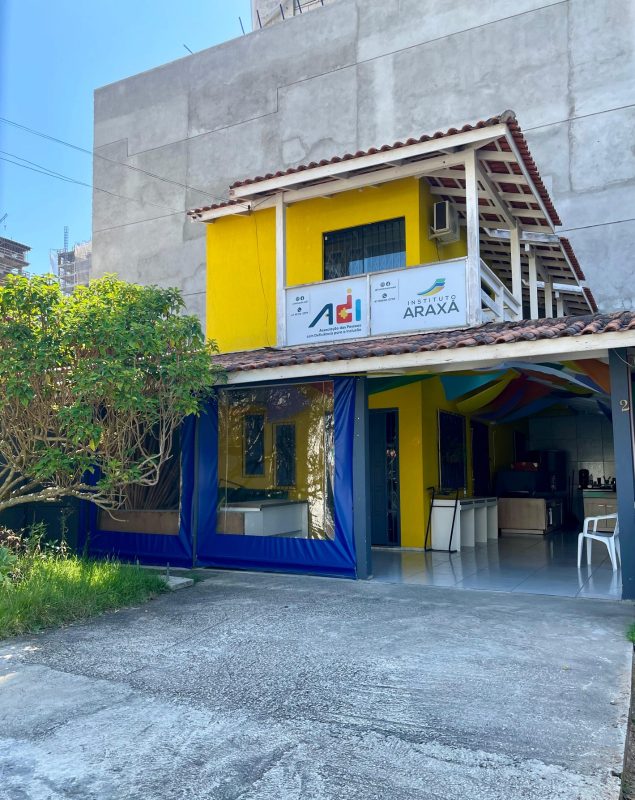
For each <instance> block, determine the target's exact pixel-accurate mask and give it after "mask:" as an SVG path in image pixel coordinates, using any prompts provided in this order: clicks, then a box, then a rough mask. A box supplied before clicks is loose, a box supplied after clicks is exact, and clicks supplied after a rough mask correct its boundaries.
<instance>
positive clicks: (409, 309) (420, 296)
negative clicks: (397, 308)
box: [403, 278, 460, 319]
mask: <svg viewBox="0 0 635 800" xmlns="http://www.w3.org/2000/svg"><path fill="white" fill-rule="evenodd" d="M444 289H445V278H437V279H436V280H435V281H434V283H433V284H432V286H430V288H429V289H426V290H425V291H423V292H417V297H416V299H414V300H408V305H407V306H406V310H405V311H404V315H403V319H406V318H407V317H428V316H435V317H436V316H438V315H442V314H452V313H454V312H460V309H459V307H458V305H457V304H456V295H455V294H441V292H443V290H444Z"/></svg>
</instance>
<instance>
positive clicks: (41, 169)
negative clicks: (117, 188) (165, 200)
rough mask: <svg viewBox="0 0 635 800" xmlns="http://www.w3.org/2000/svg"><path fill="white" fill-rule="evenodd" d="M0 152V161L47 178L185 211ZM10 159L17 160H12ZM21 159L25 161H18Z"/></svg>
mask: <svg viewBox="0 0 635 800" xmlns="http://www.w3.org/2000/svg"><path fill="white" fill-rule="evenodd" d="M0 153H2V154H3V155H0V161H6V162H7V164H13V165H14V166H16V167H22V169H28V170H30V171H31V172H38V173H39V174H40V175H46V176H47V177H49V178H55V179H56V180H60V181H64V182H65V183H74V184H76V185H77V186H85V187H86V188H87V189H94V190H95V191H96V192H103V193H104V194H108V195H110V196H111V197H119V198H121V199H122V200H129V201H131V202H132V203H141V204H142V205H148V206H154V207H155V208H160V209H162V210H163V211H166V210H167V211H172V212H173V213H175V214H184V213H185V211H174V209H171V208H168V207H167V206H160V205H159V204H158V203H153V202H152V201H150V200H139V199H138V198H137V197H128V196H127V195H125V194H118V193H117V192H111V191H109V190H108V189H102V188H101V187H100V186H95V185H94V184H92V183H86V182H85V181H80V180H77V178H71V177H70V176H69V175H63V174H62V173H61V172H55V170H51V169H49V168H48V167H45V166H43V165H42V164H36V163H35V162H34V161H28V160H27V159H26V158H21V157H20V156H16V155H14V154H13V153H6V152H5V151H4V150H0ZM5 156H9V158H6V157H5ZM12 159H18V160H17V161H13V160H12ZM21 161H22V162H25V163H20V162H21Z"/></svg>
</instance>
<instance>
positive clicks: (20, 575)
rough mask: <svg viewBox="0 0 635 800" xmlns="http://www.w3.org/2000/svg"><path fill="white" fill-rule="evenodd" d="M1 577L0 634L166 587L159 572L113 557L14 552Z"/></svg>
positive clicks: (88, 613) (86, 613)
mask: <svg viewBox="0 0 635 800" xmlns="http://www.w3.org/2000/svg"><path fill="white" fill-rule="evenodd" d="M12 573H13V575H14V576H17V579H14V580H12V581H9V582H6V581H5V582H4V583H0V639H2V638H6V637H7V636H16V635H19V634H24V633H31V632H34V631H38V630H41V629H42V628H48V627H52V626H55V625H63V624H65V623H69V622H74V621H76V620H81V619H86V618H87V617H92V616H95V615H96V614H101V613H103V612H104V611H109V610H112V609H115V608H122V607H124V606H131V605H137V604H139V603H144V602H146V601H147V600H149V599H150V598H152V597H154V596H155V595H157V594H159V593H160V592H163V591H165V590H166V586H165V583H164V582H163V580H162V578H161V575H160V574H158V573H156V572H152V571H149V570H144V569H142V568H141V567H139V566H135V565H132V564H121V563H120V562H118V561H114V560H106V561H95V560H93V559H87V558H81V557H79V556H75V555H66V554H64V555H47V556H46V557H41V556H35V555H33V554H29V553H27V554H23V555H19V556H18V559H17V563H15V564H13V565H12Z"/></svg>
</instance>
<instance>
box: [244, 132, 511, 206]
mask: <svg viewBox="0 0 635 800" xmlns="http://www.w3.org/2000/svg"><path fill="white" fill-rule="evenodd" d="M507 133H508V128H507V125H506V124H504V123H499V124H498V125H493V126H485V127H483V128H476V129H475V130H471V131H465V132H462V133H455V134H451V135H448V136H443V137H440V138H438V139H428V140H427V141H425V142H417V143H416V144H409V145H404V146H403V147H397V148H391V149H389V150H383V151H380V152H377V153H370V154H368V155H365V156H359V157H357V158H349V159H346V160H345V161H338V162H336V163H334V164H324V165H322V166H318V167H312V168H309V169H304V170H301V171H300V172H292V173H291V174H289V175H280V176H279V177H277V178H267V179H265V180H262V181H257V182H255V183H248V184H246V185H244V186H236V187H235V188H234V189H230V191H229V193H230V196H231V197H232V198H235V199H238V198H240V197H254V196H256V195H259V194H265V193H267V192H278V191H280V190H285V189H290V188H292V187H293V186H297V185H298V184H302V183H306V182H307V181H314V180H322V179H324V178H331V177H336V176H337V175H340V174H341V173H344V172H351V170H355V171H357V170H361V169H371V168H373V167H380V166H383V165H384V164H389V163H394V162H395V161H403V160H404V159H406V158H416V157H417V156H424V155H427V154H428V153H435V152H438V151H440V150H442V149H447V148H448V147H460V146H461V145H471V144H474V143H480V144H481V145H484V144H487V143H488V142H490V141H495V140H496V139H500V138H501V136H506V135H507ZM441 142H443V144H441Z"/></svg>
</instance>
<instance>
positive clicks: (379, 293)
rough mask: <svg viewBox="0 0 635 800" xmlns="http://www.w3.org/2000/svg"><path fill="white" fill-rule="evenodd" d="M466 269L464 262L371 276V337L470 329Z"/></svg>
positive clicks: (443, 263)
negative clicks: (449, 329) (462, 328)
mask: <svg viewBox="0 0 635 800" xmlns="http://www.w3.org/2000/svg"><path fill="white" fill-rule="evenodd" d="M465 269H466V262H465V260H463V259H461V260H457V261H446V262H441V263H438V264H430V265H426V266H423V267H411V268H410V269H402V270H399V271H398V272H387V273H383V274H382V273H374V274H371V275H370V320H371V324H370V332H371V334H372V335H377V334H382V333H383V334H386V333H414V332H416V331H429V330H435V329H438V328H459V327H461V326H463V325H466V324H467V302H466V290H465Z"/></svg>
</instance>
